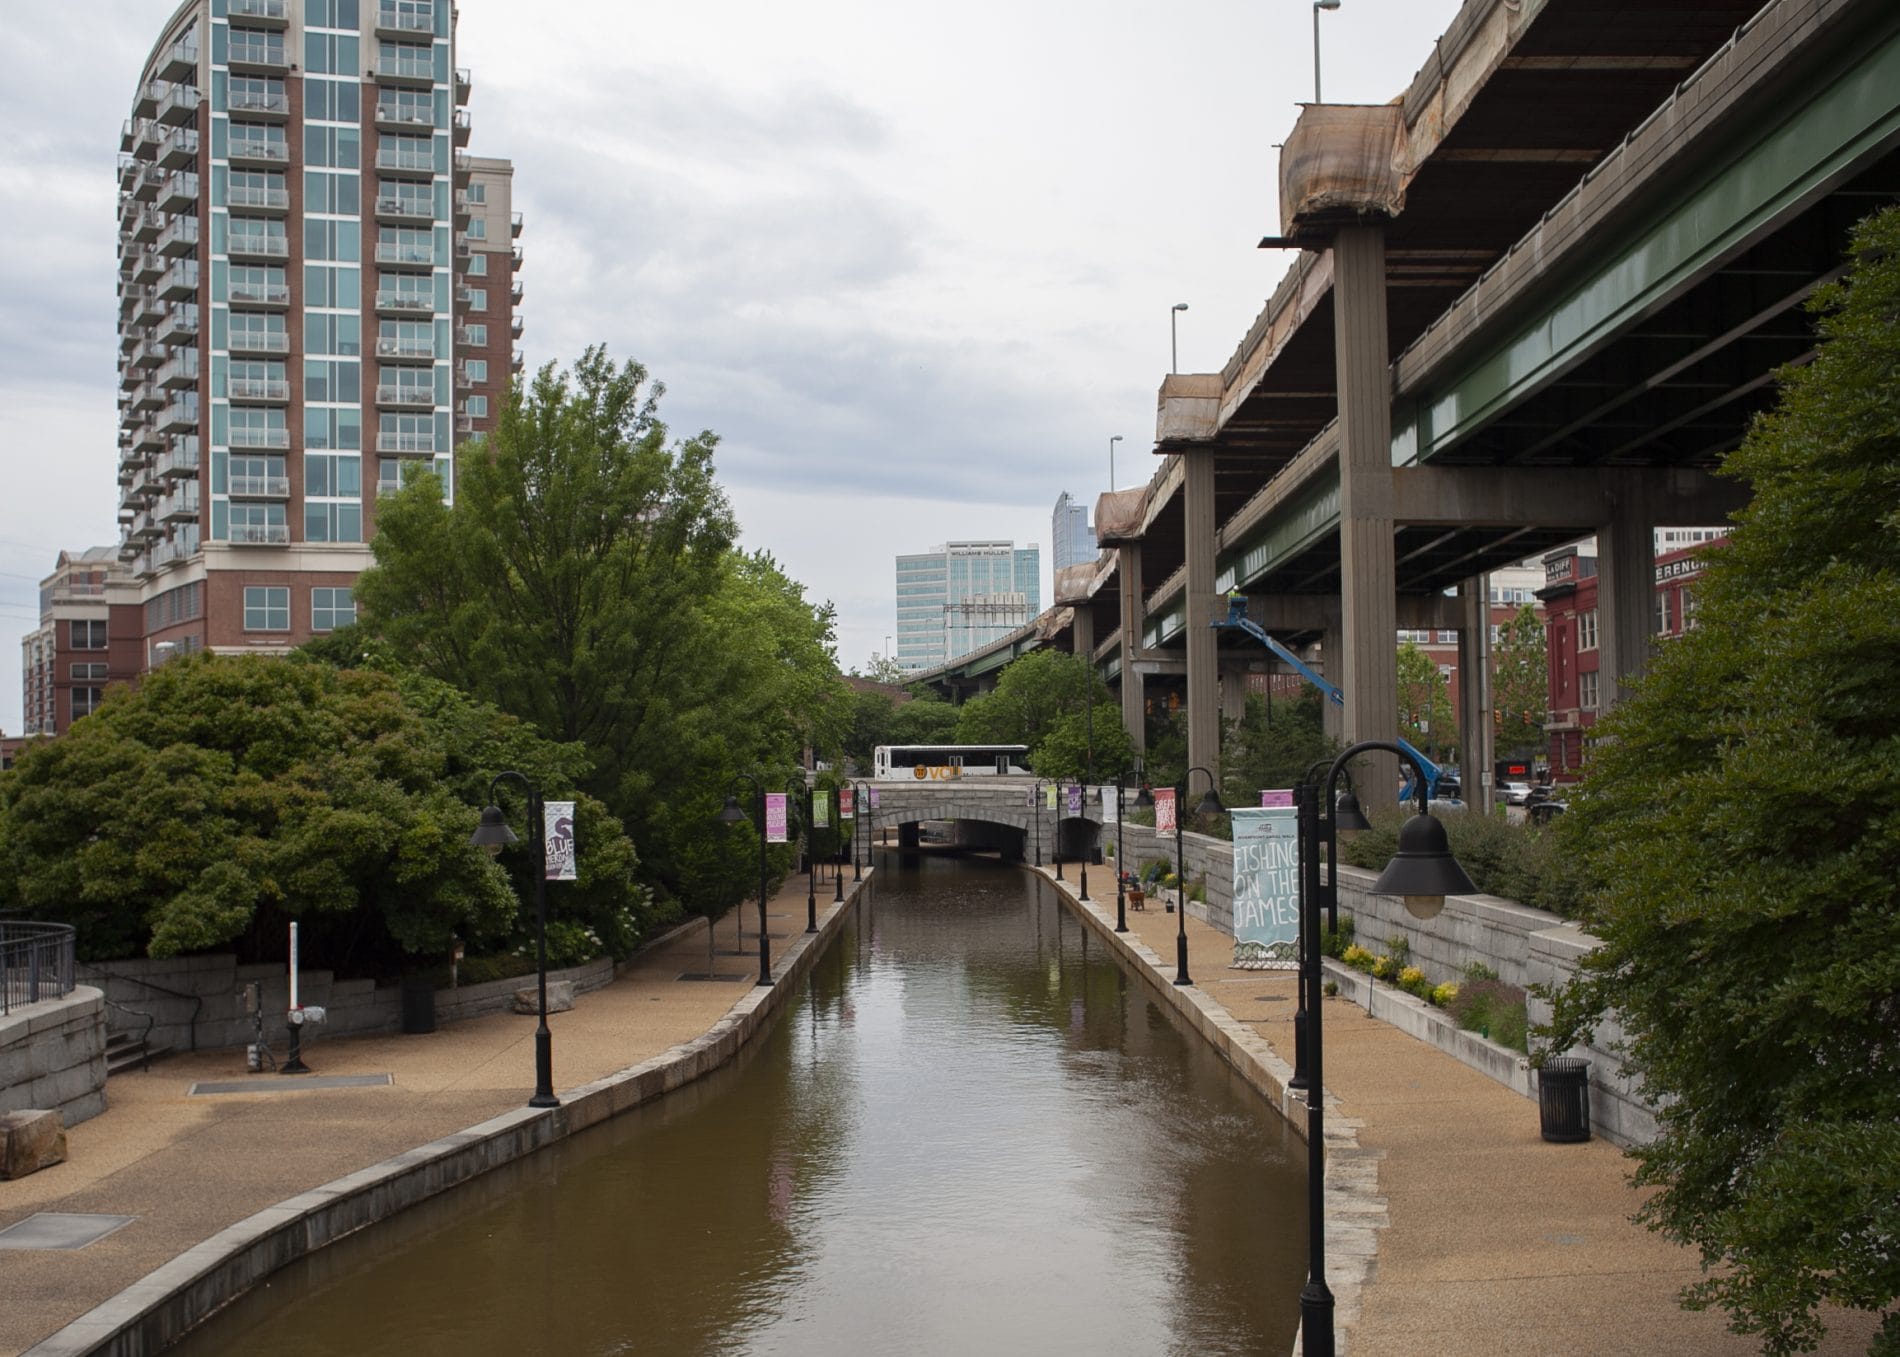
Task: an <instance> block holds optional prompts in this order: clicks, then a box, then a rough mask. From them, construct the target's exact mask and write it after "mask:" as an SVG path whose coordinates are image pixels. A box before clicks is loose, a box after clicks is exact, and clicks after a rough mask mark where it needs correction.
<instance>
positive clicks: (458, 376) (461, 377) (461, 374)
mask: <svg viewBox="0 0 1900 1357" xmlns="http://www.w3.org/2000/svg"><path fill="white" fill-rule="evenodd" d="M474 385H475V383H474V381H473V380H472V379H471V378H470V377H469V375H468V364H467V363H457V364H456V365H455V389H456V390H457V391H467V390H469V389H471V388H472V387H473V386H474Z"/></svg>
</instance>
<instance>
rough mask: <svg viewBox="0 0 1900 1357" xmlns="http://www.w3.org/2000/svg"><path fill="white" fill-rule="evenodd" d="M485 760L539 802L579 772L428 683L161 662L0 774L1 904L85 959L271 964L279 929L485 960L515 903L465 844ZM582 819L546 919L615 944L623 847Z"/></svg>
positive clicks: (356, 673)
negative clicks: (600, 933) (224, 958)
mask: <svg viewBox="0 0 1900 1357" xmlns="http://www.w3.org/2000/svg"><path fill="white" fill-rule="evenodd" d="M503 757H506V758H509V759H512V760H514V761H515V762H517V763H519V764H521V765H524V766H526V767H529V768H533V769H535V770H536V771H537V772H538V773H539V774H540V775H541V776H542V777H543V778H544V779H545V783H544V785H545V787H546V790H547V791H548V793H549V794H550V795H552V796H556V797H559V796H561V795H562V793H563V792H564V791H565V790H567V789H568V788H569V787H570V786H571V782H570V781H568V780H567V779H566V778H564V777H563V773H564V772H571V770H572V768H573V767H574V766H576V765H577V764H580V763H582V762H583V760H581V759H579V758H578V757H577V756H576V754H575V752H574V751H569V750H561V749H558V748H553V747H549V746H547V745H546V743H545V742H542V741H538V740H535V739H533V737H532V735H531V733H530V732H528V731H527V730H526V729H525V728H524V727H520V726H519V725H518V724H517V723H514V722H512V721H509V720H508V719H507V718H506V717H502V716H500V715H499V714H498V713H495V712H493V711H492V710H487V709H482V708H480V707H479V706H478V705H477V704H473V703H470V702H468V701H467V700H466V699H464V698H462V697H461V696H460V695H459V694H455V693H452V692H450V691H447V690H443V689H440V688H439V686H438V688H437V689H436V690H434V691H432V692H418V694H417V701H416V702H415V703H414V704H413V705H412V702H411V700H410V698H409V696H408V695H406V694H405V692H404V690H403V687H402V684H401V683H400V682H399V681H398V680H397V679H395V678H394V677H392V676H390V675H388V674H380V673H373V672H368V671H364V670H339V669H333V668H330V667H328V666H326V665H321V664H310V663H294V662H290V661H285V660H278V659H270V658H266V657H263V656H250V655H245V656H235V657H215V656H211V655H202V656H194V657H189V658H186V659H180V660H175V661H173V662H172V663H170V664H167V665H164V666H163V667H161V668H159V669H157V670H155V671H154V672H152V673H151V674H149V675H147V676H146V678H145V679H144V680H143V682H142V683H141V684H140V686H139V687H138V688H137V689H123V690H117V691H115V692H114V693H112V694H111V695H110V696H109V697H108V699H107V701H106V702H105V704H104V705H103V706H102V707H101V708H100V709H99V710H98V711H97V712H95V713H94V714H93V715H92V716H90V717H88V718H87V719H86V720H85V721H82V722H78V723H76V724H75V725H74V727H73V729H72V730H71V731H70V732H68V734H67V735H65V736H64V737H62V738H61V739H59V740H55V741H47V742H45V743H43V744H36V745H34V746H32V747H30V748H29V749H28V750H27V751H26V752H25V753H23V754H22V756H21V758H20V760H19V762H18V764H17V765H16V767H15V768H14V769H13V771H12V772H11V773H9V774H7V775H6V776H5V777H4V778H0V882H4V885H0V891H4V893H5V895H4V899H3V900H0V904H4V905H6V906H8V907H11V908H16V909H19V910H21V911H22V912H24V913H26V914H29V915H30V916H32V917H34V918H39V919H46V920H51V921H57V922H67V923H71V924H73V925H74V926H75V927H76V928H77V929H78V932H79V946H80V948H81V949H82V952H83V953H84V955H86V956H88V957H93V958H101V959H103V958H110V957H120V956H130V955H136V954H139V953H147V954H149V955H152V956H171V955H176V954H178V953H181V952H196V951H203V950H206V949H209V948H214V947H226V946H235V947H236V948H237V949H238V950H239V952H240V953H241V954H242V955H244V956H245V957H246V958H247V959H255V958H273V959H274V958H276V957H280V956H282V955H283V948H284V942H283V939H284V933H285V930H284V928H283V926H282V925H283V923H284V922H285V921H287V920H289V919H298V920H301V921H303V923H304V926H305V930H306V936H307V937H308V939H309V942H308V947H309V950H310V951H311V953H312V954H313V955H317V956H323V957H325V958H326V959H327V960H329V961H331V962H332V963H333V964H338V965H342V964H346V963H350V962H354V963H355V964H356V965H357V966H358V967H359V968H363V969H369V970H376V969H380V968H384V967H387V966H392V965H396V964H400V961H401V958H402V957H403V956H405V955H416V954H420V955H424V956H440V955H442V954H444V953H445V952H446V951H447V950H448V947H449V945H450V943H451V941H452V940H453V939H455V938H457V937H459V938H463V939H466V940H468V941H469V942H470V943H471V944H472V945H481V944H484V943H490V944H499V943H500V942H502V941H504V940H507V939H509V938H510V937H511V936H512V935H513V933H514V930H515V928H516V926H517V923H518V917H517V904H518V901H519V900H520V899H522V898H525V897H523V896H521V895H519V894H517V893H516V892H513V891H510V890H509V888H508V883H507V878H506V877H505V876H504V875H503V874H502V872H501V870H500V869H499V868H497V867H496V866H495V865H494V864H492V863H490V862H489V861H488V860H487V859H486V858H485V857H484V856H482V854H481V853H479V852H478V851H476V850H475V849H473V848H471V847H470V846H469V843H468V838H469V835H470V833H471V832H473V830H474V828H475V823H476V819H477V807H478V806H479V804H480V800H479V798H480V796H481V795H482V793H483V792H485V790H486V783H485V781H481V782H480V785H479V787H478V786H477V782H478V780H479V778H480V774H479V773H477V772H476V771H475V770H474V769H473V768H471V767H470V761H471V760H474V761H476V762H479V763H481V764H482V765H484V766H490V760H491V759H492V760H496V761H499V760H500V759H502V758H503ZM581 814H582V821H581V826H580V833H581V835H582V836H583V839H584V841H585V842H587V844H588V846H589V851H588V853H587V854H586V855H585V856H584V857H583V860H582V861H583V867H582V873H583V876H582V880H581V882H580V883H578V888H579V890H580V891H581V892H583V893H584V899H585V903H584V904H580V903H579V902H578V901H577V900H576V898H575V897H574V896H572V895H559V893H555V894H557V895H559V898H558V899H557V900H556V901H554V902H553V903H554V904H555V906H556V912H557V914H559V913H563V910H564V907H566V906H569V905H578V908H577V909H576V910H575V911H574V917H577V918H578V919H580V920H582V921H585V922H586V923H587V924H588V926H592V925H593V923H595V922H598V923H599V924H600V926H601V927H602V928H605V929H607V930H609V931H610V932H611V931H612V930H613V929H614V928H615V927H616V923H617V921H619V920H621V919H622V918H623V916H624V918H625V921H626V923H625V929H624V930H623V931H624V932H625V933H626V934H628V936H626V937H625V938H624V943H625V945H626V946H629V947H630V946H631V944H632V942H633V941H636V940H637V937H638V933H639V931H640V930H641V929H642V928H643V927H644V922H645V920H644V918H643V917H642V916H643V914H644V910H645V901H644V898H643V897H641V896H639V895H638V894H637V893H635V892H634V891H633V890H632V889H631V880H630V874H631V870H632V867H633V854H632V847H631V845H629V844H628V843H627V842H626V840H625V838H624V836H622V835H620V834H619V832H618V829H617V827H615V826H613V824H612V822H611V821H610V820H607V819H606V818H605V817H604V816H603V815H602V814H601V813H600V808H599V806H598V805H597V804H591V805H590V804H586V803H585V802H584V803H583V807H582V809H581ZM590 857H591V858H592V859H593V861H592V863H591V874H590V864H589V862H588V858H590Z"/></svg>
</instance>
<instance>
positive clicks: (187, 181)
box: [158, 133, 202, 212]
mask: <svg viewBox="0 0 1900 1357" xmlns="http://www.w3.org/2000/svg"><path fill="white" fill-rule="evenodd" d="M193 136H194V140H195V138H196V134H195V133H194V134H193ZM201 187H202V182H201V181H200V180H199V178H198V175H197V172H196V171H193V170H174V171H172V173H170V174H168V175H166V176H165V183H164V185H163V187H161V188H160V189H159V191H158V208H159V211H161V212H196V211H197V210H198V192H199V189H200V188H201Z"/></svg>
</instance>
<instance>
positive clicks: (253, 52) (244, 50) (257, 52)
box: [225, 28, 290, 75]
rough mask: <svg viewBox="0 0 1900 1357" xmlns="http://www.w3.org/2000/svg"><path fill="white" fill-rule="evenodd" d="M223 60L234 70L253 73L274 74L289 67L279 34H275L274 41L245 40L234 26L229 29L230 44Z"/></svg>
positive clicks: (288, 59) (288, 60)
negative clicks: (227, 53)
mask: <svg viewBox="0 0 1900 1357" xmlns="http://www.w3.org/2000/svg"><path fill="white" fill-rule="evenodd" d="M273 36H277V35H273ZM225 60H226V62H227V64H229V66H230V67H231V69H232V70H234V71H246V72H251V73H255V74H263V75H274V74H276V73H278V72H280V71H287V70H289V69H290V58H289V57H288V56H287V55H285V48H284V41H283V38H282V37H281V36H277V41H275V42H258V41H255V40H251V41H247V40H245V39H244V38H243V37H241V36H240V35H239V31H238V30H237V29H235V28H234V29H232V30H231V45H230V48H229V55H227V56H226V58H225Z"/></svg>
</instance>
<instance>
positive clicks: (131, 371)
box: [119, 349, 145, 403]
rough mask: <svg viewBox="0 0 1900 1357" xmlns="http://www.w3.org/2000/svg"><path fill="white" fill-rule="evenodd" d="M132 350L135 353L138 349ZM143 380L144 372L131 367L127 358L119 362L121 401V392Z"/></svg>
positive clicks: (128, 389)
mask: <svg viewBox="0 0 1900 1357" xmlns="http://www.w3.org/2000/svg"><path fill="white" fill-rule="evenodd" d="M133 352H134V353H136V352H138V350H136V349H134V350H133ZM144 380H145V374H144V373H143V372H142V371H140V370H139V369H138V368H136V367H133V366H132V363H131V360H130V359H129V358H128V359H126V360H125V361H123V362H121V363H120V364H119V386H120V387H121V388H122V392H121V396H122V399H121V403H123V392H125V391H130V390H131V389H132V388H133V387H135V386H137V385H138V384H139V383H140V382H142V381H144Z"/></svg>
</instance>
